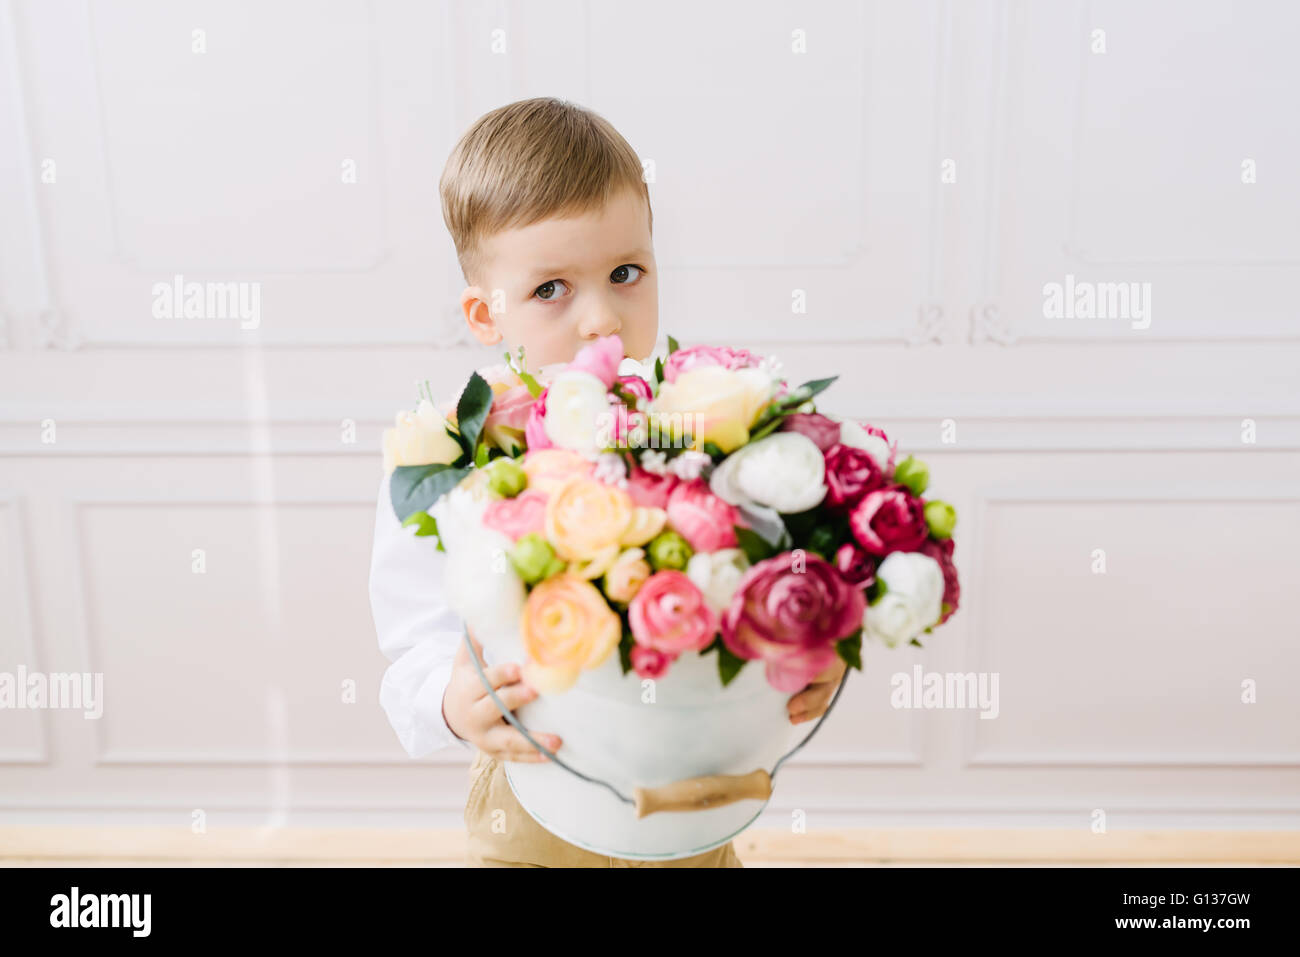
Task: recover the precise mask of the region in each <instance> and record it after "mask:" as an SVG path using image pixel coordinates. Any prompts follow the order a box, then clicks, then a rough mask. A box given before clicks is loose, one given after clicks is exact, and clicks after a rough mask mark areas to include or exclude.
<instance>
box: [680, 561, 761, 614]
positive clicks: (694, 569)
mask: <svg viewBox="0 0 1300 957" xmlns="http://www.w3.org/2000/svg"><path fill="white" fill-rule="evenodd" d="M748 568H749V559H747V558H746V557H745V553H744V552H742V551H741V550H740V549H739V548H721V549H718V551H716V552H696V553H695V554H694V555H692V556H691V559H690V561H688V562H687V563H686V577H687V578H689V579H690V580H691V581H693V582H694V583H695V587H696V588H698V589H699V590H700V594H702V595H703V596H704V603H705V604H706V605H708V606H709V607H710V608H712V609H713V610H714V611H716V612H718V613H719V614H721V613H722V612H724V611H726V609H727V607H728V606H729V605H730V604H731V599H732V596H733V595H735V594H736V586H737V585H739V584H740V579H741V577H742V576H743V575H744V574H745V572H746V570H747V569H748Z"/></svg>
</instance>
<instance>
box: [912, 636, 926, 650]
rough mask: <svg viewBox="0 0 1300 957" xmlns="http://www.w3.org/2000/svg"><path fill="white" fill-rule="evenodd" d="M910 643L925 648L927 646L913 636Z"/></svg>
mask: <svg viewBox="0 0 1300 957" xmlns="http://www.w3.org/2000/svg"><path fill="white" fill-rule="evenodd" d="M908 644H909V645H916V647H918V648H924V647H925V645H923V644H921V643H920V642H919V641H917V640H916V639H915V638H913V639H912V640H911V641H909V642H908Z"/></svg>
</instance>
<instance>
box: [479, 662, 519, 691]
mask: <svg viewBox="0 0 1300 957" xmlns="http://www.w3.org/2000/svg"><path fill="white" fill-rule="evenodd" d="M483 674H484V676H485V677H486V678H487V680H488V684H490V685H491V686H492V690H493V691H497V690H499V689H500V688H501V686H502V685H506V684H510V683H511V682H515V681H518V680H519V665H517V664H515V663H514V662H513V661H507V662H506V663H505V664H503V665H493V666H492V667H491V668H484V669H483ZM478 685H479V688H480V690H481V689H482V687H483V680H482V679H481V678H480V679H479V683H478ZM483 695H484V697H486V696H487V692H486V691H484V692H483Z"/></svg>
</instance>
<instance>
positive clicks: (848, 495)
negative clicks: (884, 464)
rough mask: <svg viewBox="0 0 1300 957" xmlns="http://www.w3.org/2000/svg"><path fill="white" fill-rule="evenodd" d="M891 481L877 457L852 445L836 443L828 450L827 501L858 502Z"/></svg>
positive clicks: (838, 503)
mask: <svg viewBox="0 0 1300 957" xmlns="http://www.w3.org/2000/svg"><path fill="white" fill-rule="evenodd" d="M886 484H888V483H887V480H886V478H885V473H884V472H882V471H881V470H880V465H879V463H877V462H876V459H875V457H874V456H873V455H872V454H871V453H870V452H868V451H866V450H865V449H857V448H854V447H853V446H851V445H833V446H831V448H830V451H828V452H827V453H826V499H825V501H826V504H827V505H830V506H833V507H847V506H852V505H856V504H857V501H858V499H860V498H862V496H864V495H866V494H867V493H868V492H871V491H874V490H875V489H878V488H884V487H885V485H886Z"/></svg>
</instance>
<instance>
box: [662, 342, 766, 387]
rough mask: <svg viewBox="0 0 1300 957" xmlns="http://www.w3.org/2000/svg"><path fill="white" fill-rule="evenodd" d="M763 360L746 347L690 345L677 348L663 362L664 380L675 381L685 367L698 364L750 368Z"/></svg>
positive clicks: (697, 365) (693, 366)
mask: <svg viewBox="0 0 1300 957" xmlns="http://www.w3.org/2000/svg"><path fill="white" fill-rule="evenodd" d="M762 361H763V357H762V356H758V355H755V354H754V353H752V352H750V351H749V350H748V349H732V348H730V347H729V346H691V348H689V349H678V350H677V351H676V352H674V353H673V354H672V355H670V356H669V357H668V361H667V362H665V363H664V381H665V382H676V381H677V376H678V375H680V374H681V373H683V372H685V371H686V370H687V369H695V368H697V367H699V366H722V367H723V368H725V369H750V368H753V367H755V366H757V365H758V364H759V363H760V362H762Z"/></svg>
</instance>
